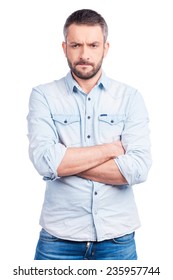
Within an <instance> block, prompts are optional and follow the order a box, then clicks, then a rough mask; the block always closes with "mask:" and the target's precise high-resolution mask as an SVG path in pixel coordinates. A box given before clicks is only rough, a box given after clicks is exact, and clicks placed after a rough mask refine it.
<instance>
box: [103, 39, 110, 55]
mask: <svg viewBox="0 0 173 280" xmlns="http://www.w3.org/2000/svg"><path fill="white" fill-rule="evenodd" d="M108 50H109V42H106V43H105V45H104V57H105V56H106V55H107V53H108Z"/></svg>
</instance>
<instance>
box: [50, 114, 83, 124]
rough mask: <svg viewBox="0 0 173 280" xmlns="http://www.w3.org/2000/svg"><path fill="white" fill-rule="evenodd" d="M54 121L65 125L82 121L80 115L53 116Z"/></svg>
mask: <svg viewBox="0 0 173 280" xmlns="http://www.w3.org/2000/svg"><path fill="white" fill-rule="evenodd" d="M52 118H53V120H54V121H56V122H59V123H61V124H64V125H68V124H71V123H74V122H79V121H80V116H79V115H53V116H52Z"/></svg>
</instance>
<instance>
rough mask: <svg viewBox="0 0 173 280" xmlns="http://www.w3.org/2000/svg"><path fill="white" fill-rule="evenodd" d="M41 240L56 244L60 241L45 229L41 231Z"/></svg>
mask: <svg viewBox="0 0 173 280" xmlns="http://www.w3.org/2000/svg"><path fill="white" fill-rule="evenodd" d="M40 240H42V241H48V242H55V241H58V240H60V239H59V238H58V237H56V236H53V235H51V234H50V233H48V232H47V231H46V230H45V229H43V228H42V229H41V231H40Z"/></svg>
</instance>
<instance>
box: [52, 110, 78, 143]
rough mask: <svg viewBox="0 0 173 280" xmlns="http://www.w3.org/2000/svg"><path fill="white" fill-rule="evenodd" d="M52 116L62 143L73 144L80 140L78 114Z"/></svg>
mask: <svg viewBox="0 0 173 280" xmlns="http://www.w3.org/2000/svg"><path fill="white" fill-rule="evenodd" d="M52 118H53V121H54V124H55V126H56V130H57V133H58V136H59V139H60V141H61V143H62V144H64V145H65V146H75V145H78V144H79V143H80V142H81V135H80V116H79V115H58V114H54V115H53V116H52Z"/></svg>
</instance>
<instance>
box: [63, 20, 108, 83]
mask: <svg viewBox="0 0 173 280" xmlns="http://www.w3.org/2000/svg"><path fill="white" fill-rule="evenodd" d="M62 46H63V50H64V53H65V56H66V58H67V62H68V65H69V67H70V69H71V71H72V72H73V74H74V75H76V76H77V77H78V78H80V79H83V80H87V79H91V78H92V77H94V76H95V75H96V74H97V73H99V72H100V71H101V66H102V62H103V58H104V57H105V55H106V54H107V51H108V47H109V45H108V43H107V42H106V43H105V42H104V37H103V32H102V29H101V27H100V26H87V25H76V24H72V25H70V26H69V28H68V33H67V38H66V42H63V44H62Z"/></svg>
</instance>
